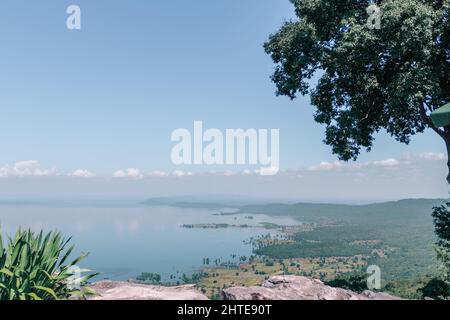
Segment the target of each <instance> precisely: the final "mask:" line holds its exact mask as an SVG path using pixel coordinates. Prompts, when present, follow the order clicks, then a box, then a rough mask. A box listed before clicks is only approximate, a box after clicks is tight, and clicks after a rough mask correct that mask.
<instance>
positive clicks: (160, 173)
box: [148, 171, 169, 177]
mask: <svg viewBox="0 0 450 320" xmlns="http://www.w3.org/2000/svg"><path fill="white" fill-rule="evenodd" d="M168 175H169V174H168V173H167V172H164V171H152V172H150V173H149V174H148V176H149V177H167V176H168Z"/></svg>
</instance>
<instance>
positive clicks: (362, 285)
mask: <svg viewBox="0 0 450 320" xmlns="http://www.w3.org/2000/svg"><path fill="white" fill-rule="evenodd" d="M326 284H327V285H329V286H331V287H335V288H343V289H347V290H351V291H354V292H358V293H361V292H364V291H365V290H367V274H365V273H354V274H350V275H339V276H338V277H336V278H335V279H333V280H331V281H327V282H326Z"/></svg>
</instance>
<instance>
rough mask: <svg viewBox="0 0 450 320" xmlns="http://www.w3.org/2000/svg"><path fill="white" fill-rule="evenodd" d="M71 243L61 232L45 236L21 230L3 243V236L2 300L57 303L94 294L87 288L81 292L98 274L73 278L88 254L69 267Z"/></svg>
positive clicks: (0, 260) (0, 246)
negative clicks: (77, 267) (54, 301)
mask: <svg viewBox="0 0 450 320" xmlns="http://www.w3.org/2000/svg"><path fill="white" fill-rule="evenodd" d="M70 240H71V238H68V239H65V238H63V237H62V235H61V234H60V233H59V232H50V233H48V234H46V235H44V234H43V232H42V231H41V232H40V233H39V234H35V233H34V232H32V231H30V230H28V231H23V230H18V231H17V233H16V235H15V236H14V237H13V238H9V240H8V242H7V243H4V242H3V237H2V235H1V233H0V300H58V299H67V298H69V297H71V296H74V295H77V296H81V297H85V296H87V295H91V294H94V292H93V291H92V290H91V289H89V288H88V287H83V288H82V289H80V288H81V286H82V285H84V284H86V283H87V281H88V280H89V279H91V278H92V277H94V276H96V274H89V275H86V276H84V277H81V276H80V278H74V277H75V276H76V275H74V272H73V269H72V268H73V267H75V266H76V265H77V264H78V263H79V262H80V261H81V260H83V259H84V258H85V257H86V256H87V254H83V255H81V256H79V257H77V258H76V259H74V260H73V261H72V262H69V263H67V264H66V261H67V260H68V259H69V258H70V255H71V253H72V251H73V249H74V246H71V247H70V248H67V246H68V244H69V242H70ZM78 271H79V272H80V273H82V272H89V270H81V269H80V270H78ZM75 287H78V288H75Z"/></svg>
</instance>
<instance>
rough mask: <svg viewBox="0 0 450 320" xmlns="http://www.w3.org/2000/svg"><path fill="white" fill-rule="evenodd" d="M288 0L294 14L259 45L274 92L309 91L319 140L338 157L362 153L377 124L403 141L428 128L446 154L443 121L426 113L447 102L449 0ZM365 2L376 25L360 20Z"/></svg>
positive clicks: (449, 137)
mask: <svg viewBox="0 0 450 320" xmlns="http://www.w3.org/2000/svg"><path fill="white" fill-rule="evenodd" d="M291 2H292V3H293V4H294V6H295V13H296V15H297V17H298V19H295V20H292V21H288V22H285V23H284V24H283V26H282V27H281V28H280V30H278V31H277V32H276V33H275V34H273V35H271V36H270V38H269V41H268V42H267V43H266V44H265V45H264V47H265V50H266V52H267V53H268V54H270V55H271V57H272V59H273V61H274V62H275V63H276V69H275V72H274V74H273V76H272V79H273V81H274V82H275V84H276V86H277V89H278V90H277V94H279V95H286V96H288V97H290V98H291V99H294V98H295V97H296V96H297V95H298V94H302V95H306V94H310V95H311V102H312V105H314V106H315V107H316V109H317V110H316V113H315V120H316V121H317V122H319V123H322V124H324V125H325V126H326V133H325V140H324V141H325V143H326V144H328V145H330V146H331V147H332V150H333V152H334V153H335V154H337V155H338V157H339V158H340V159H341V160H345V161H348V160H352V159H353V160H356V159H357V157H358V155H359V154H360V152H361V150H362V149H365V150H367V151H370V150H371V148H372V146H373V142H374V135H375V133H377V132H379V131H380V130H382V129H385V130H386V131H387V132H388V133H389V134H391V135H392V136H393V137H394V138H395V139H396V140H398V141H400V142H403V143H406V144H407V143H409V142H410V139H411V136H413V135H414V134H416V133H421V132H423V131H424V130H425V129H427V128H429V129H432V130H434V131H435V132H436V134H437V135H438V136H439V137H441V138H442V139H443V141H444V142H445V145H446V147H447V153H448V154H450V126H445V127H440V128H438V127H436V126H435V125H434V124H433V122H432V121H431V118H430V113H431V112H433V111H435V110H436V109H437V108H439V107H441V106H442V105H444V104H446V103H448V102H450V16H449V14H450V0H440V1H439V0H384V1H362V0H291ZM372 3H375V4H376V5H377V6H378V8H379V9H380V14H381V16H380V25H379V27H380V28H373V27H374V26H373V25H370V24H368V21H370V18H371V17H370V16H369V14H368V12H367V8H368V7H369V5H371V4H372ZM315 75H318V76H319V78H320V79H319V81H318V84H317V86H315V87H312V86H311V85H310V82H311V81H310V79H311V78H312V77H314V76H315ZM449 159H450V156H449ZM448 167H449V175H448V177H447V181H448V182H449V183H450V161H449V162H448Z"/></svg>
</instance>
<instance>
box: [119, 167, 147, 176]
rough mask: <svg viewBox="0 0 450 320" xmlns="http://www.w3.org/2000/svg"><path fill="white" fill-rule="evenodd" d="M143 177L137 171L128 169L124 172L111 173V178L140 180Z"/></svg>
mask: <svg viewBox="0 0 450 320" xmlns="http://www.w3.org/2000/svg"><path fill="white" fill-rule="evenodd" d="M143 177H144V176H143V175H142V174H141V173H140V171H139V170H138V169H135V168H128V169H124V170H117V171H116V172H114V173H113V178H131V179H142V178H143Z"/></svg>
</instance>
